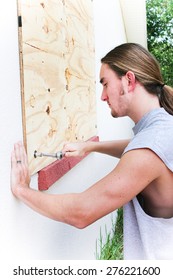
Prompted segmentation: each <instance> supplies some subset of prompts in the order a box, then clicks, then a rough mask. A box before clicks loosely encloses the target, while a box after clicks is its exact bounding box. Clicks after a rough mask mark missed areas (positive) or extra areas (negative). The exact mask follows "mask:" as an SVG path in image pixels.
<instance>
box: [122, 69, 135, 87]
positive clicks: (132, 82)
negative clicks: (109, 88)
mask: <svg viewBox="0 0 173 280" xmlns="http://www.w3.org/2000/svg"><path fill="white" fill-rule="evenodd" d="M125 77H126V79H127V82H128V90H129V91H132V90H134V88H135V85H136V77H135V74H134V73H133V72H132V71H128V72H127V73H126V75H125Z"/></svg>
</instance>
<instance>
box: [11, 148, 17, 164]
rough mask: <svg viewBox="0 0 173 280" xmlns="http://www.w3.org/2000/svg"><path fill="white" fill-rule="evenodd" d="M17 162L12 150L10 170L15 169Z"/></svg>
mask: <svg viewBox="0 0 173 280" xmlns="http://www.w3.org/2000/svg"><path fill="white" fill-rule="evenodd" d="M16 162H17V160H16V154H15V151H14V150H13V151H12V153H11V167H12V168H15V167H16V165H17V163H16Z"/></svg>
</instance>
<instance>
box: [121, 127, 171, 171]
mask: <svg viewBox="0 0 173 280" xmlns="http://www.w3.org/2000/svg"><path fill="white" fill-rule="evenodd" d="M144 148H145V149H150V150H152V151H153V152H154V153H155V154H157V155H158V157H159V158H160V159H161V160H162V161H163V162H164V164H165V165H166V166H167V167H168V168H169V169H170V170H171V171H172V172H173V130H172V129H169V128H167V127H165V128H162V129H161V128H160V129H154V130H147V129H146V130H144V131H141V132H139V133H138V134H137V135H135V136H134V138H133V139H132V140H131V141H130V143H129V144H128V146H127V147H126V148H125V150H124V153H123V154H125V153H127V152H128V151H131V150H135V149H144Z"/></svg>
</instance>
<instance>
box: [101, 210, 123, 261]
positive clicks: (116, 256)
mask: <svg viewBox="0 0 173 280" xmlns="http://www.w3.org/2000/svg"><path fill="white" fill-rule="evenodd" d="M97 246H98V244H96V258H97V260H123V209H122V208H120V209H118V212H117V219H116V222H114V221H112V230H111V232H109V233H108V232H107V229H106V241H105V243H104V244H103V237H102V233H101V231H100V239H99V248H100V253H98V251H97Z"/></svg>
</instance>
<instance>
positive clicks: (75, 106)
mask: <svg viewBox="0 0 173 280" xmlns="http://www.w3.org/2000/svg"><path fill="white" fill-rule="evenodd" d="M92 5H93V3H92V1H91V0H54V1H53V0H49V1H48V0H47V1H39V0H18V15H19V16H21V19H22V26H21V27H19V46H20V67H21V92H22V109H23V131H24V142H25V145H26V148H27V153H28V160H29V167H30V171H31V174H34V173H36V172H37V171H39V170H41V169H42V168H44V167H45V166H47V165H48V164H50V163H52V162H53V161H54V160H55V159H52V158H46V157H41V158H34V151H35V150H37V151H38V152H46V153H47V152H49V153H54V152H57V151H59V150H61V149H62V147H63V144H64V142H67V141H85V140H87V139H89V138H90V137H92V136H94V135H96V134H97V128H96V126H97V125H96V97H95V52H94V51H95V50H94V32H93V29H94V28H93V13H92Z"/></svg>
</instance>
